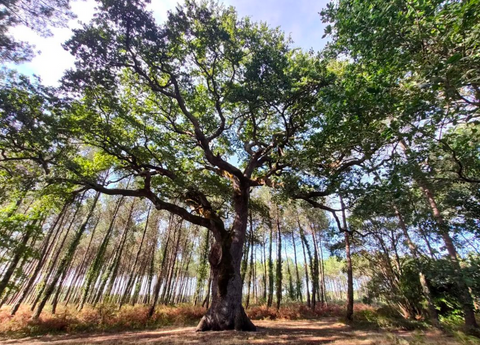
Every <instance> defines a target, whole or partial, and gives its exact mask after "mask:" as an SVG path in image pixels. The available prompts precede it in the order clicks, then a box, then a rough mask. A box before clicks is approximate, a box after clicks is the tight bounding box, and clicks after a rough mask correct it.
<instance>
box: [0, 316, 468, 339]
mask: <svg viewBox="0 0 480 345" xmlns="http://www.w3.org/2000/svg"><path fill="white" fill-rule="evenodd" d="M255 324H256V325H257V327H258V331H257V332H255V333H247V332H235V331H225V332H205V333H196V332H195V328H194V327H175V328H174V327H171V328H170V327H169V328H162V329H158V330H153V331H140V332H124V333H115V334H112V333H103V334H99V333H96V334H90V335H85V334H81V335H56V336H42V337H36V338H23V339H15V340H14V339H12V340H5V339H4V340H0V344H35V345H41V344H44V345H45V344H55V345H61V344H62V345H63V344H65V345H67V344H68V345H80V344H102V345H123V344H150V345H153V344H302V345H306V344H336V345H340V344H341V345H357V344H358V345H367V344H368V345H387V344H396V345H402V344H405V345H407V344H432V345H433V344H441V345H447V344H451V345H455V344H459V343H457V342H456V341H455V340H454V339H453V338H449V337H447V336H445V335H443V334H441V333H439V332H433V331H429V332H419V331H415V332H395V333H389V332H382V331H372V330H355V329H352V328H351V327H350V326H348V325H345V324H343V323H340V322H338V321H337V320H336V319H333V318H330V319H327V318H326V319H321V320H302V321H282V320H276V321H267V320H263V321H256V322H255Z"/></svg>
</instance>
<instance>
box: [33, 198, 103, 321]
mask: <svg viewBox="0 0 480 345" xmlns="http://www.w3.org/2000/svg"><path fill="white" fill-rule="evenodd" d="M99 197H100V192H97V193H96V195H95V197H94V199H93V203H92V206H91V207H90V211H89V212H88V214H87V215H86V217H85V219H84V221H83V223H82V225H81V226H80V229H78V231H77V233H76V234H75V237H74V238H73V240H72V242H71V244H70V246H69V248H68V251H67V253H66V254H65V256H64V257H63V259H62V261H61V262H60V264H59V266H58V269H57V272H56V273H55V276H54V278H53V280H52V282H51V283H50V285H49V286H48V287H47V289H46V290H45V293H44V296H43V299H42V300H41V302H40V304H39V305H38V307H37V309H36V310H35V312H34V313H33V315H32V319H38V317H39V316H40V314H41V312H42V310H43V307H44V306H45V304H46V303H47V301H48V299H49V298H50V296H51V295H52V293H53V291H54V290H55V286H56V284H57V282H58V281H59V279H60V278H61V277H62V275H64V274H65V270H66V268H67V266H69V265H70V263H71V262H72V259H73V254H74V253H75V251H76V249H77V246H78V244H79V243H80V239H81V238H82V235H83V233H84V232H85V229H86V228H87V224H88V222H89V221H90V218H91V217H92V215H93V212H94V210H95V207H96V205H97V201H98V198H99Z"/></svg>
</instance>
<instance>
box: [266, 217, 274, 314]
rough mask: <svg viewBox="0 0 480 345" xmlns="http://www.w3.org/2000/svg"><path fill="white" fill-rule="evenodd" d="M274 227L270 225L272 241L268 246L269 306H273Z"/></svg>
mask: <svg viewBox="0 0 480 345" xmlns="http://www.w3.org/2000/svg"><path fill="white" fill-rule="evenodd" d="M272 247H273V227H272V226H271V225H270V243H269V247H268V300H267V308H270V307H271V306H272V302H273V258H272V250H273V248H272Z"/></svg>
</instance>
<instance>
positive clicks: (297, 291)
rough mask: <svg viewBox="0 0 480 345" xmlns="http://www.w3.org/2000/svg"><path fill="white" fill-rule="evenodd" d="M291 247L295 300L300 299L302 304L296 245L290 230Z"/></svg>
mask: <svg viewBox="0 0 480 345" xmlns="http://www.w3.org/2000/svg"><path fill="white" fill-rule="evenodd" d="M292 246H293V258H294V260H295V261H294V262H295V276H296V278H297V281H296V298H297V299H300V302H302V303H303V296H302V281H301V280H300V273H299V272H298V260H297V245H296V243H295V235H294V234H293V230H292Z"/></svg>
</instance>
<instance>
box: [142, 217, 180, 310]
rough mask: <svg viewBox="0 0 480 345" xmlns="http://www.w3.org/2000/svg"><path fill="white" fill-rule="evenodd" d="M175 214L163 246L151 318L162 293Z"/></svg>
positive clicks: (171, 218)
mask: <svg viewBox="0 0 480 345" xmlns="http://www.w3.org/2000/svg"><path fill="white" fill-rule="evenodd" d="M174 219H175V218H174V216H173V214H171V215H170V218H169V221H168V228H167V234H166V236H167V239H166V241H165V245H164V248H163V255H162V263H161V265H160V270H159V272H158V275H157V281H156V283H155V287H154V289H153V290H154V291H153V301H152V305H151V306H150V309H149V311H148V317H149V318H151V317H152V316H153V313H154V312H155V306H156V305H157V302H158V295H159V293H160V288H161V287H162V276H163V274H164V272H165V263H166V260H167V255H168V244H169V242H170V233H171V232H172V229H173V227H174V224H173V223H174Z"/></svg>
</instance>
